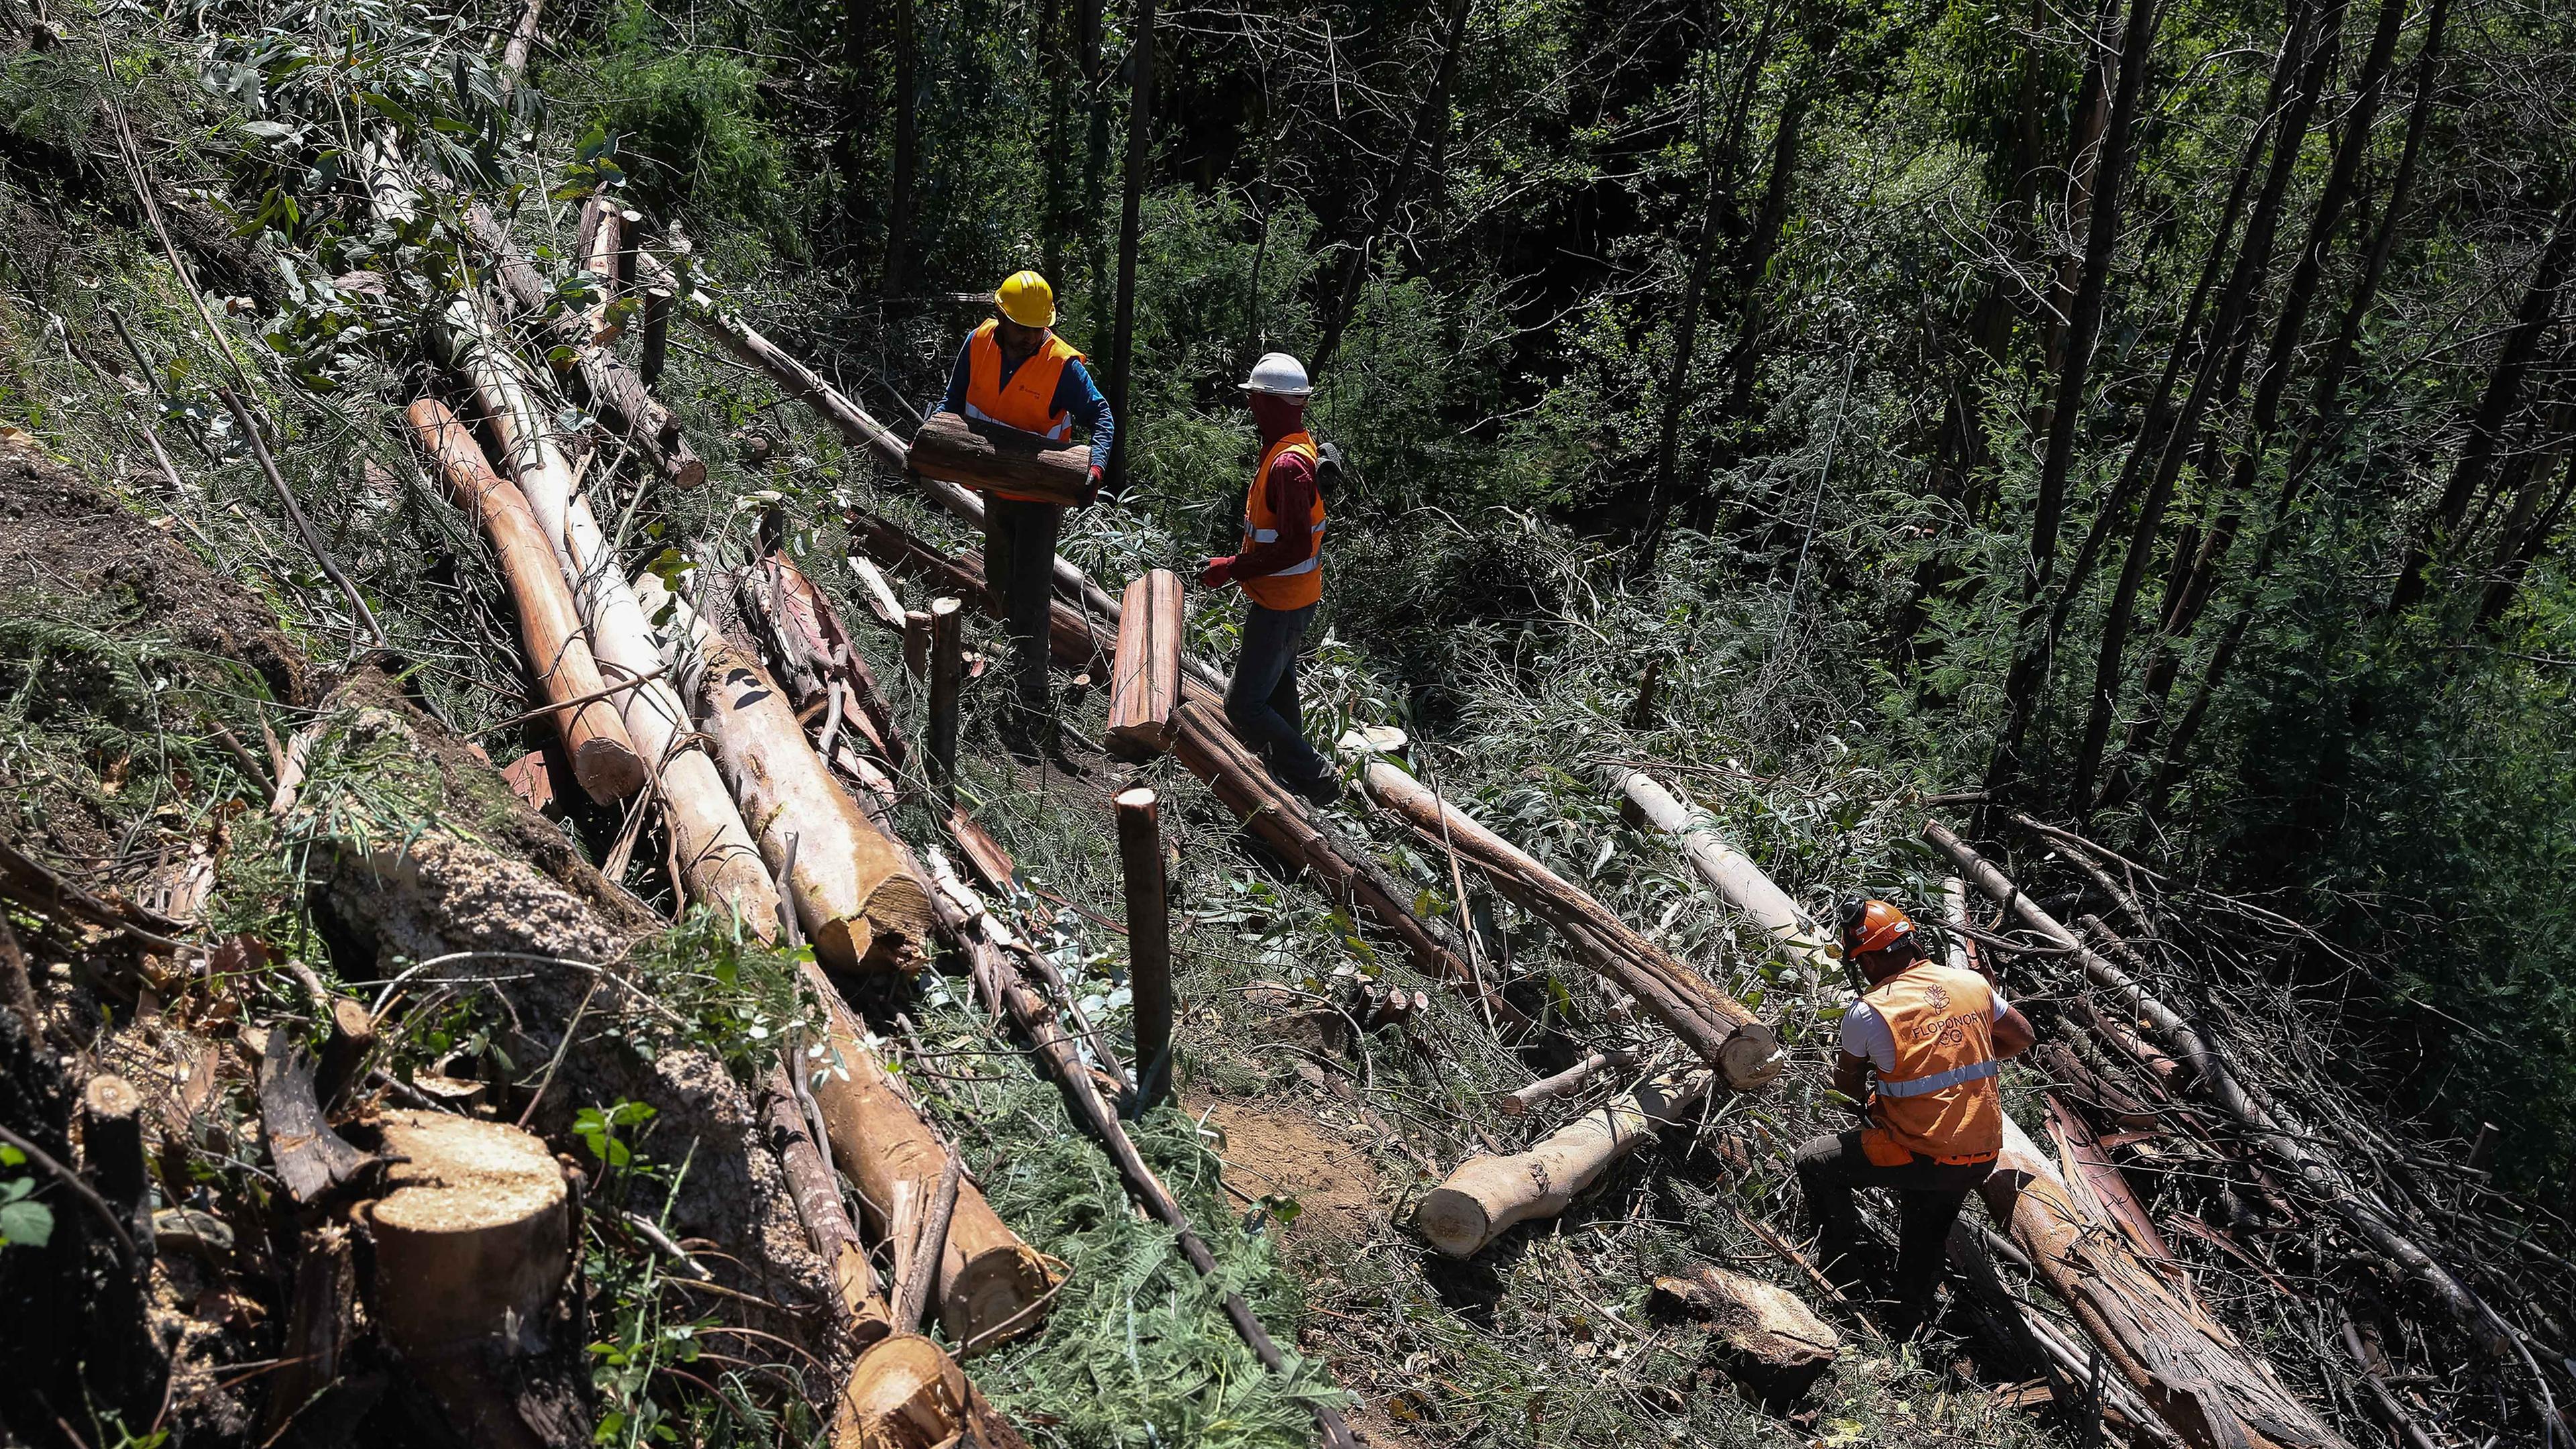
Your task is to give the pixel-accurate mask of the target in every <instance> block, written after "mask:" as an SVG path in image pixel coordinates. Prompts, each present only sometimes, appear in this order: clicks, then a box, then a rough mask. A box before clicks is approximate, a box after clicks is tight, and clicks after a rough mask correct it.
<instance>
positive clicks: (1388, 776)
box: [1362, 757, 1788, 1092]
mask: <svg viewBox="0 0 2576 1449" xmlns="http://www.w3.org/2000/svg"><path fill="white" fill-rule="evenodd" d="M1362 778H1363V780H1364V781H1365V782H1366V786H1367V790H1368V794H1369V798H1370V799H1372V800H1374V801H1376V802H1377V803H1378V804H1379V805H1381V806H1384V807H1385V808H1387V809H1388V810H1391V811H1393V812H1395V813H1396V814H1397V815H1398V816H1400V817H1402V818H1403V819H1404V821H1405V822H1406V823H1407V824H1409V825H1411V826H1412V827H1413V828H1414V832H1415V833H1416V834H1417V835H1419V836H1421V837H1422V838H1423V839H1424V840H1425V841H1426V842H1428V843H1429V844H1430V845H1431V846H1432V847H1433V848H1435V849H1454V850H1456V851H1457V852H1458V855H1459V858H1460V859H1462V860H1464V861H1466V862H1467V863H1468V864H1470V865H1472V866H1475V867H1476V868H1477V869H1478V870H1481V871H1483V872H1484V873H1485V875H1486V877H1487V878H1489V879H1490V880H1492V881H1493V882H1494V885H1495V887H1496V888H1497V889H1499V890H1500V891H1502V893H1503V894H1504V895H1507V896H1509V897H1511V898H1512V900H1513V902H1514V903H1515V904H1517V905H1519V906H1520V907H1521V909H1523V910H1525V911H1528V912H1529V913H1530V914H1532V915H1534V916H1537V917H1539V918H1540V919H1541V920H1544V921H1546V922H1547V923H1548V924H1549V925H1550V926H1552V927H1554V928H1555V929H1556V930H1557V932H1558V933H1559V934H1560V935H1562V936H1564V937H1565V939H1566V941H1567V942H1568V944H1570V945H1572V946H1573V947H1574V948H1575V954H1576V955H1577V956H1578V957H1579V958H1580V959H1581V960H1582V961H1583V962H1584V964H1585V965H1587V966H1589V967H1591V968H1592V969H1593V970H1594V971H1595V972H1597V973H1599V974H1600V975H1601V977H1602V978H1603V979H1604V980H1606V981H1608V982H1610V983H1611V984H1613V985H1615V986H1617V987H1618V988H1619V989H1620V990H1622V991H1625V992H1627V993H1628V994H1629V995H1631V996H1633V997H1635V998H1636V999H1637V1003H1638V1005H1640V1006H1642V1007H1643V1008H1645V1010H1646V1012H1647V1014H1648V1015H1650V1016H1652V1017H1654V1018H1655V1019H1656V1020H1657V1021H1659V1022H1662V1023H1663V1024H1664V1026H1665V1027H1667V1028H1668V1029H1670V1030H1671V1031H1672V1033H1673V1034H1674V1035H1675V1036H1678V1037H1680V1038H1681V1039H1682V1043H1683V1044H1684V1045H1685V1046H1688V1047H1689V1048H1690V1049H1691V1050H1692V1051H1694V1052H1696V1053H1698V1054H1699V1056H1700V1057H1701V1059H1703V1060H1704V1061H1706V1062H1707V1063H1708V1064H1709V1065H1711V1066H1713V1067H1715V1068H1717V1070H1718V1073H1719V1076H1720V1077H1721V1079H1722V1080H1723V1081H1724V1082H1725V1083H1726V1085H1727V1086H1728V1087H1730V1088H1732V1089H1734V1090H1735V1091H1739V1092H1749V1091H1754V1090H1756V1089H1758V1088H1761V1087H1764V1086H1767V1085H1769V1084H1770V1083H1771V1081H1772V1080H1773V1079H1775V1078H1777V1077H1778V1076H1779V1075H1780V1071H1781V1068H1782V1067H1783V1066H1785V1065H1786V1064H1787V1061H1788V1058H1787V1055H1786V1054H1785V1053H1783V1052H1782V1051H1781V1049H1780V1038H1779V1036H1778V1034H1777V1033H1775V1032H1773V1031H1772V1030H1771V1028H1770V1027H1768V1026H1765V1025H1764V1024H1763V1023H1762V1022H1761V1021H1759V1020H1757V1019H1756V1018H1755V1017H1754V1015H1753V1013H1752V1012H1750V1011H1747V1010H1745V1008H1744V1004H1743V1003H1742V1002H1739V1001H1737V1000H1736V999H1735V998H1734V997H1731V996H1729V995H1727V994H1726V993H1725V992H1723V991H1720V990H1719V989H1718V988H1717V987H1716V986H1714V985H1712V984H1710V983H1709V981H1708V980H1707V979H1706V978H1704V977H1702V976H1701V975H1700V974H1699V973H1698V972H1696V971H1693V970H1691V969H1690V968H1689V967H1687V966H1685V965H1683V964H1682V963H1681V962H1679V961H1676V960H1674V959H1673V958H1672V957H1671V956H1670V955H1669V954H1667V953H1666V952H1665V951H1664V950H1663V948H1661V947H1659V946H1657V945H1655V944H1654V943H1653V942H1651V941H1648V940H1647V939H1646V938H1645V937H1643V936H1641V935H1639V934H1638V933H1637V932H1635V931H1634V930H1631V929H1630V928H1629V927H1628V926H1627V925H1625V924H1624V923H1622V922H1621V921H1620V920H1619V919H1618V918H1617V917H1616V916H1613V915H1611V914H1610V912H1609V911H1608V910H1606V909H1604V908H1603V907H1602V905H1601V903H1600V902H1598V901H1596V900H1594V899H1593V898H1592V897H1591V896H1590V895H1589V894H1588V893H1586V892H1584V891H1582V890H1579V889H1577V888H1575V887H1574V886H1572V885H1569V884H1568V883H1567V882H1566V881H1565V880H1564V879H1563V878H1562V877H1560V876H1558V875H1557V874H1556V873H1555V872H1554V871H1551V870H1549V869H1548V868H1547V867H1546V866H1543V865H1541V864H1539V863H1538V862H1537V861H1536V860H1533V859H1531V858H1530V857H1529V856H1528V855H1526V854H1524V853H1522V852H1521V851H1520V850H1519V849H1518V848H1517V847H1515V846H1513V845H1512V844H1511V843H1510V842H1508V841H1506V840H1504V839H1503V838H1502V837H1501V836H1499V835H1496V834H1495V833H1494V832H1492V831H1491V830H1488V829H1486V828H1485V827H1484V826H1483V825H1480V824H1478V823H1477V822H1476V821H1475V820H1474V819H1473V818H1471V817H1469V816H1468V815H1467V814H1466V812H1464V811H1462V810H1459V809H1457V808H1456V807H1454V806H1452V805H1450V804H1448V803H1447V802H1446V801H1444V800H1442V799H1441V798H1440V797H1439V796H1437V795H1434V794H1433V793H1431V791H1430V790H1428V789H1426V788H1424V787H1423V785H1422V783H1421V782H1420V781H1418V780H1415V779H1414V778H1413V777H1412V776H1411V775H1408V774H1406V773H1405V772H1404V771H1403V770H1401V769H1399V768H1397V767H1396V766H1395V764H1394V763H1392V762H1391V761H1389V760H1387V759H1385V758H1384V757H1378V758H1373V759H1371V760H1369V761H1368V763H1367V767H1366V770H1365V773H1364V774H1363V776H1362Z"/></svg>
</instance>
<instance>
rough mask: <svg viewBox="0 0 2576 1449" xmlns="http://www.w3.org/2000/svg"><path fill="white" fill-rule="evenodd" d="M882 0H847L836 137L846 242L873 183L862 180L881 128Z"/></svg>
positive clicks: (844, 0)
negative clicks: (878, 19) (876, 21)
mask: <svg viewBox="0 0 2576 1449" xmlns="http://www.w3.org/2000/svg"><path fill="white" fill-rule="evenodd" d="M875 8H876V0H842V10H841V75H840V82H841V100H840V114H839V116H838V117H837V121H838V127H837V134H835V135H834V137H833V138H832V144H833V151H834V154H835V155H836V156H837V157H838V158H839V161H840V167H841V197H840V215H841V227H842V230H843V235H844V240H843V245H845V246H846V245H850V244H852V243H853V242H855V240H856V238H857V237H858V235H859V226H860V217H861V214H862V213H863V212H864V211H865V209H866V198H867V197H868V196H869V195H870V192H871V188H869V187H868V186H866V185H864V184H862V181H861V175H862V173H863V172H865V171H866V169H867V165H868V159H869V158H868V149H869V142H870V141H871V140H872V139H873V138H874V137H875V135H876V133H877V117H876V70H875V60H876V39H877V37H876V27H875V26H874V25H872V24H870V23H869V22H870V20H871V18H872V17H873V15H874V13H875Z"/></svg>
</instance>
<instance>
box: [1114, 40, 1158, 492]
mask: <svg viewBox="0 0 2576 1449" xmlns="http://www.w3.org/2000/svg"><path fill="white" fill-rule="evenodd" d="M1127 63H1128V65H1129V66H1130V67H1131V68H1132V71H1133V75H1132V80H1133V83H1134V88H1133V90H1132V92H1131V100H1130V104H1129V106H1128V110H1127V174H1126V176H1125V178H1124V185H1123V187H1122V188H1121V190H1122V193H1123V194H1122V196H1121V199H1120V201H1119V209H1118V309H1117V320H1116V322H1115V323H1114V324H1113V327H1112V331H1111V336H1110V344H1109V411H1110V415H1111V416H1112V417H1113V418H1115V419H1116V420H1117V423H1118V433H1117V436H1116V437H1115V438H1113V439H1112V440H1111V442H1110V445H1109V468H1108V474H1109V476H1108V478H1107V480H1106V483H1107V490H1108V492H1109V494H1110V495H1111V496H1112V497H1115V496H1117V494H1118V493H1119V492H1120V491H1121V490H1123V489H1124V488H1126V486H1127V458H1128V455H1129V453H1130V452H1132V451H1133V447H1134V436H1135V430H1134V429H1133V428H1131V427H1129V426H1128V423H1129V421H1130V415H1129V413H1128V410H1127V394H1128V374H1129V371H1130V369H1132V368H1133V367H1134V366H1135V348H1136V243H1137V230H1138V228H1139V227H1140V226H1141V225H1142V219H1143V215H1144V206H1145V173H1146V172H1147V171H1148V170H1150V169H1151V168H1152V166H1153V164H1154V0H1136V35H1135V39H1134V42H1133V44H1132V47H1131V48H1130V50H1129V51H1128V59H1127Z"/></svg>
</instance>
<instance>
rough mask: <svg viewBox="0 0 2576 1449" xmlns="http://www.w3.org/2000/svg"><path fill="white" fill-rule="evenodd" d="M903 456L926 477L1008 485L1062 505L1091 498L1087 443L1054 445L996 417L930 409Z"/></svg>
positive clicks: (988, 487) (1076, 505) (969, 484)
mask: <svg viewBox="0 0 2576 1449" xmlns="http://www.w3.org/2000/svg"><path fill="white" fill-rule="evenodd" d="M908 457H909V460H910V462H911V464H912V469H913V471H914V472H916V473H919V474H920V475H922V476H923V477H925V478H944V479H947V480H948V481H949V482H951V483H959V484H963V485H965V486H966V487H969V488H979V489H983V490H985V491H987V492H990V491H992V490H994V489H997V488H999V489H1007V490H1008V491H1010V492H1012V493H1017V494H1025V495H1027V496H1029V497H1031V498H1038V499H1043V500H1045V501H1046V502H1049V503H1055V504H1061V505H1063V506H1064V507H1067V508H1083V507H1087V506H1089V505H1090V503H1091V496H1092V490H1091V450H1090V449H1089V448H1087V447H1059V446H1056V445H1054V444H1052V443H1050V442H1048V441H1047V440H1046V439H1045V438H1042V437H1040V436H1038V435H1037V434H1035V433H1026V432H1022V431H1020V430H1019V429H1018V428H1012V427H1004V426H1003V425H1001V424H999V423H993V422H986V421H982V420H980V419H979V420H975V421H969V420H967V419H965V418H961V417H959V416H957V415H956V414H955V413H932V414H931V415H930V416H929V417H927V418H925V419H923V420H922V424H921V430H920V431H919V432H916V433H914V434H913V435H912V447H911V450H910V452H909V454H908Z"/></svg>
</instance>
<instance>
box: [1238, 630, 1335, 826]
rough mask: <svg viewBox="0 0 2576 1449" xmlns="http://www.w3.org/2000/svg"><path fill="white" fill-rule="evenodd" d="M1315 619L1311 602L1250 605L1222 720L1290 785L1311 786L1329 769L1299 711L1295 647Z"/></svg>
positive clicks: (1326, 773) (1271, 770)
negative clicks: (1296, 605)
mask: <svg viewBox="0 0 2576 1449" xmlns="http://www.w3.org/2000/svg"><path fill="white" fill-rule="evenodd" d="M1314 617H1315V606H1314V605H1313V604H1308V605H1307V606H1306V607H1304V608H1302V609H1265V608H1263V607H1261V606H1260V605H1259V604H1255V605H1253V606H1252V608H1251V609H1250V611H1248V612H1247V613H1246V614H1245V615H1244V617H1243V657H1242V658H1240V659H1238V660H1236V661H1235V663H1234V683H1233V685H1232V686H1231V687H1230V688H1228V689H1227V690H1226V692H1225V717H1226V718H1227V719H1228V720H1231V721H1232V722H1233V723H1234V732H1235V733H1236V734H1238V735H1241V736H1243V738H1244V739H1245V740H1246V741H1247V742H1249V743H1250V744H1251V745H1252V747H1253V748H1254V749H1255V750H1257V751H1259V752H1260V755H1261V758H1262V760H1263V762H1264V763H1266V764H1268V765H1269V766H1270V772H1271V773H1272V774H1274V775H1277V776H1278V777H1279V778H1280V779H1282V780H1284V781H1287V782H1289V783H1292V784H1308V783H1312V782H1313V781H1315V780H1318V779H1321V778H1322V777H1324V776H1325V775H1328V774H1330V773H1332V768H1333V767H1332V766H1330V765H1328V764H1326V763H1324V757H1323V756H1321V755H1319V754H1316V753H1315V747H1314V746H1312V745H1310V744H1308V743H1306V719H1305V716H1304V714H1302V713H1301V712H1300V711H1299V710H1298V708H1297V645H1298V643H1299V642H1300V641H1302V640H1303V639H1304V638H1305V637H1306V621H1307V620H1309V619H1312V618H1314Z"/></svg>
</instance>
